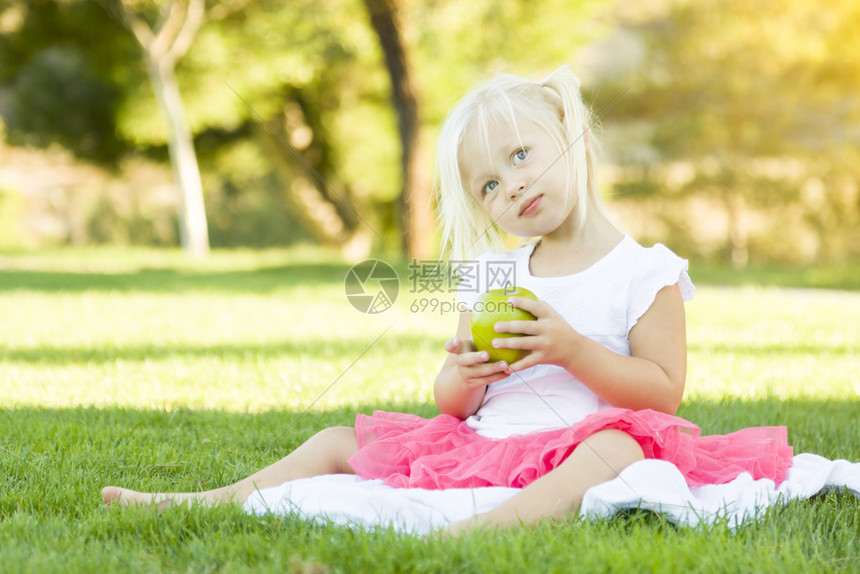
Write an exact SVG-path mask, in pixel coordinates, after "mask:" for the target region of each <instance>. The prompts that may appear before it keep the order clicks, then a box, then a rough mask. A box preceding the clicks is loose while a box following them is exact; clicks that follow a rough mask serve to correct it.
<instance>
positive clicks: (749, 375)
mask: <svg viewBox="0 0 860 574" xmlns="http://www.w3.org/2000/svg"><path fill="white" fill-rule="evenodd" d="M348 268H349V265H348V264H345V263H343V262H340V261H339V260H338V259H337V258H336V257H334V256H333V255H331V254H330V253H327V252H323V251H319V250H315V249H310V248H304V249H292V250H283V251H276V250H273V251H265V252H261V253H254V252H241V251H232V252H216V253H215V254H214V255H213V257H212V258H211V259H210V260H208V261H206V262H202V263H189V262H187V261H185V260H184V259H183V258H182V256H181V255H180V254H179V253H176V252H165V251H151V250H114V249H91V250H58V251H54V252H39V253H35V252H16V253H9V252H7V253H5V254H0V326H2V328H0V484H2V486H0V565H2V567H0V569H8V570H10V571H23V572H56V571H64V572H75V571H82V572H93V571H99V572H101V571H135V572H138V571H141V572H150V571H152V572H161V571H171V572H172V571H195V572H197V571H201V572H203V571H206V572H209V571H224V572H242V571H253V572H308V573H310V572H439V571H445V572H454V571H458V572H492V571H510V572H520V571H535V572H569V571H587V572H592V571H618V572H626V571H634V572H635V571H667V572H674V571H680V570H685V571H694V572H698V571H701V572H714V571H723V572H739V571H753V570H754V571H763V572H791V571H795V572H806V571H856V570H857V569H858V568H860V542H858V536H857V533H858V532H860V502H858V501H857V500H856V499H855V498H853V497H851V496H850V495H846V494H835V493H834V494H827V495H823V496H819V497H816V498H814V499H812V500H809V501H803V502H794V503H792V504H790V505H788V506H785V507H779V508H775V509H772V510H771V511H769V512H768V513H767V514H766V515H765V516H764V517H763V518H762V519H761V520H760V521H758V522H755V523H750V524H747V525H745V526H743V527H741V528H740V529H739V530H738V531H737V532H735V533H730V532H729V531H728V530H727V529H726V528H724V527H723V526H719V525H718V526H716V527H711V528H697V529H688V528H677V527H674V526H672V525H670V524H667V523H666V522H665V521H663V520H661V519H660V518H659V517H655V516H651V515H647V514H639V513H630V514H628V515H623V516H619V517H617V518H615V519H613V520H608V521H602V522H596V523H588V522H580V521H576V520H571V521H569V522H567V523H564V524H557V525H542V526H540V527H538V528H537V529H536V530H534V531H518V530H515V531H506V532H499V533H491V534H486V533H478V534H475V535H472V536H468V537H466V538H465V539H463V540H458V541H441V540H438V539H435V538H430V539H426V540H424V539H416V538H414V537H411V536H407V535H402V534H397V533H393V532H390V531H384V530H383V531H374V532H364V531H356V530H349V529H346V528H338V527H333V526H320V525H312V524H308V523H306V522H303V521H300V520H296V519H293V518H286V519H284V518H271V517H264V518H258V517H251V516H247V515H245V514H244V513H242V511H241V509H239V508H235V507H222V508H215V509H212V508H209V509H207V508H194V509H181V508H179V509H169V510H168V511H166V512H165V513H163V514H162V515H160V516H159V515H155V514H151V513H146V512H140V511H138V510H136V509H113V510H111V511H106V510H104V509H102V508H101V505H100V498H99V490H100V488H101V486H103V485H105V484H123V485H128V486H131V487H135V488H139V489H143V490H195V489H204V488H211V487H215V486H220V485H223V484H225V483H226V482H229V481H231V480H233V479H235V478H237V477H240V476H242V475H244V474H247V473H248V472H249V471H251V470H253V469H256V468H258V467H259V466H261V465H264V464H268V463H270V462H273V461H275V460H277V459H278V458H280V457H281V456H283V455H284V454H286V453H287V452H289V451H290V449H292V448H294V447H295V446H296V445H298V444H300V443H301V442H302V441H303V440H304V439H306V438H307V437H309V436H310V435H312V434H313V433H314V432H315V431H316V430H318V429H320V428H322V427H324V426H328V425H334V424H351V423H352V421H353V419H354V416H355V413H356V412H370V411H371V410H373V409H375V408H384V409H397V410H404V411H409V412H416V413H418V414H421V415H425V416H430V415H432V414H434V412H435V408H434V406H433V403H432V396H431V381H432V379H433V376H434V375H435V373H436V369H437V368H438V367H439V365H440V364H441V362H442V361H443V360H444V351H442V343H443V341H444V339H445V338H447V337H448V336H450V334H451V333H452V332H453V329H454V327H455V324H456V317H455V316H454V314H452V313H440V312H439V311H438V310H437V312H436V313H431V312H430V311H424V312H412V311H411V310H410V303H411V302H412V301H413V299H414V297H416V296H415V295H412V296H410V294H409V293H406V292H404V291H407V290H408V281H407V280H406V277H407V273H408V270H407V266H406V265H405V264H403V263H401V264H399V265H398V270H399V272H400V273H401V275H400V276H401V279H402V280H403V283H404V285H403V289H402V290H401V295H400V297H399V298H398V300H397V301H396V303H395V305H394V307H393V308H392V309H390V310H389V311H386V312H385V313H381V314H378V315H363V314H361V313H359V312H357V311H355V310H354V309H353V308H352V307H351V306H350V305H349V303H348V301H347V300H346V298H345V297H344V294H343V279H344V277H345V275H346V272H347V270H348ZM693 276H694V279H696V273H695V269H694V270H693ZM774 276H776V275H772V276H771V277H774ZM785 276H788V277H791V278H792V279H791V280H790V281H788V280H786V281H784V282H782V283H780V281H778V280H774V279H770V280H768V281H765V282H764V283H765V284H768V285H773V284H783V285H787V286H789V287H791V288H790V289H787V288H781V287H775V286H769V287H760V286H753V285H751V284H754V283H756V280H755V278H754V277H755V276H754V275H753V276H752V279H749V278H744V277H743V276H738V277H735V281H732V282H733V283H735V284H738V285H747V286H744V287H717V286H711V285H700V288H699V292H698V293H697V295H696V298H695V299H694V300H693V301H692V302H690V303H689V304H688V306H687V315H688V333H689V347H690V353H689V376H688V390H687V396H686V399H685V403H684V405H683V406H682V409H681V411H680V413H679V414H680V415H682V416H685V417H687V418H689V419H690V420H693V421H694V422H696V423H697V424H699V425H700V426H701V427H702V428H703V431H704V432H705V433H722V432H729V431H732V430H735V429H737V428H739V427H743V426H751V425H770V424H786V425H788V427H789V439H790V441H791V442H792V443H793V444H794V445H795V447H796V452H815V453H818V454H821V455H824V456H826V457H829V458H846V459H849V460H854V461H857V460H860V430H858V427H857V420H858V413H860V370H858V368H857V367H858V342H860V293H858V292H852V291H836V290H828V291H823V290H809V289H797V287H798V286H802V285H803V283H802V281H800V282H799V280H798V279H797V277H798V276H797V275H796V274H794V275H792V274H791V273H787V274H786V275H785ZM705 279H706V281H705V283H708V282H713V281H714V279H713V276H712V278H711V279H708V277H705ZM810 284H812V285H818V284H819V283H817V282H815V281H811V282H810ZM840 285H841V286H843V287H850V288H852V289H853V288H856V286H854V287H852V286H851V285H846V284H841V283H840V284H830V285H828V287H831V288H833V287H838V286H840ZM439 296H441V297H442V298H443V299H445V300H450V296H449V294H442V295H439ZM380 335H381V337H380ZM377 337H380V338H379V340H378V341H377V342H376V343H375V344H373V345H371V343H373V342H374V340H375V339H376V338H377ZM359 357H360V358H359ZM356 359H358V360H356ZM317 399H319V400H317ZM308 408H309V409H310V410H309V411H308V412H307V414H306V415H305V416H303V417H300V415H301V413H302V412H303V411H304V410H305V409H308ZM296 421H298V422H296ZM293 423H295V425H294V426H293V427H292V428H291V429H290V430H289V432H286V433H284V431H285V429H287V428H288V427H289V426H290V425H292V424H293Z"/></svg>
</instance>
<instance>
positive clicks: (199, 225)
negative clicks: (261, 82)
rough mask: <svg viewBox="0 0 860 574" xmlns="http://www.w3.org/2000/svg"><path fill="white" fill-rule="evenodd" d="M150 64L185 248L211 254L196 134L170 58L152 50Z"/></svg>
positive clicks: (194, 253) (151, 79) (200, 255)
mask: <svg viewBox="0 0 860 574" xmlns="http://www.w3.org/2000/svg"><path fill="white" fill-rule="evenodd" d="M147 64H148V69H149V77H150V81H151V82H152V89H153V91H154V92H155V99H156V100H157V101H158V106H159V108H160V109H161V114H162V117H163V118H164V121H165V123H166V124H167V125H166V127H167V134H168V142H167V145H168V150H169V152H170V163H171V165H172V166H173V175H174V179H175V180H176V185H177V187H178V188H179V196H180V212H179V234H180V240H181V244H182V249H183V250H184V251H185V252H186V253H188V254H190V255H192V256H194V257H201V258H202V257H205V256H206V255H208V254H209V230H208V226H207V222H206V209H205V206H204V202H203V183H202V181H201V179H200V168H199V166H198V165H197V154H196V153H195V152H194V138H193V135H192V134H191V128H190V127H189V125H188V119H187V117H186V116H185V108H184V107H183V105H182V97H181V96H180V94H179V86H178V84H177V82H176V75H175V73H174V70H173V67H172V66H170V65H169V62H159V61H157V60H155V59H154V58H152V57H151V55H150V54H147Z"/></svg>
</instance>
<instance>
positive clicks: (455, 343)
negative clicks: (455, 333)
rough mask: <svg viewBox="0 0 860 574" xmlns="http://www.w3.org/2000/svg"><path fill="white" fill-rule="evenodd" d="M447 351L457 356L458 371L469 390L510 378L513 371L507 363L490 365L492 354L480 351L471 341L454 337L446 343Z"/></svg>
mask: <svg viewBox="0 0 860 574" xmlns="http://www.w3.org/2000/svg"><path fill="white" fill-rule="evenodd" d="M445 350H446V351H448V352H449V353H451V354H452V355H456V357H455V361H456V363H457V371H458V372H459V373H460V378H461V379H463V382H464V383H465V385H466V386H467V387H469V388H479V387H483V386H486V385H489V384H490V383H495V382H496V381H500V380H502V379H504V378H505V377H508V376H509V375H510V374H511V373H512V372H513V371H511V368H510V366H508V364H507V363H506V362H505V361H497V362H495V363H488V362H487V361H489V359H490V354H489V353H487V352H486V351H478V350H477V349H476V348H475V344H474V342H473V341H472V340H471V339H460V338H458V337H454V338H452V339H448V340H447V341H445Z"/></svg>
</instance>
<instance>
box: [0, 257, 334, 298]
mask: <svg viewBox="0 0 860 574" xmlns="http://www.w3.org/2000/svg"><path fill="white" fill-rule="evenodd" d="M349 268H350V265H349V264H347V263H312V264H311V263H300V264H294V265H291V264H287V265H279V266H272V267H262V268H255V269H249V270H241V271H200V272H197V271H180V270H176V269H169V268H144V269H140V270H137V271H134V272H131V273H95V272H94V273H83V272H80V273H79V272H59V271H57V272H54V271H23V270H7V271H0V291H13V290H27V291H57V292H63V291H65V292H82V291H120V292H130V291H140V292H154V293H168V292H178V291H187V290H194V291H213V292H231V293H232V292H252V293H268V292H272V291H277V290H280V289H283V288H288V287H296V286H299V285H326V284H331V285H342V284H343V281H344V278H345V277H346V274H347V271H348V270H349Z"/></svg>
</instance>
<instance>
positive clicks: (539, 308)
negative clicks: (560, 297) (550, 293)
mask: <svg viewBox="0 0 860 574" xmlns="http://www.w3.org/2000/svg"><path fill="white" fill-rule="evenodd" d="M508 303H509V304H511V305H513V306H514V307H516V308H517V309H522V310H523V311H528V312H529V313H531V314H532V315H534V316H535V317H538V318H540V317H541V315H542V314H543V313H544V311H545V309H544V307H545V303H544V302H543V301H535V300H534V299H526V298H525V297H508Z"/></svg>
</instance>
